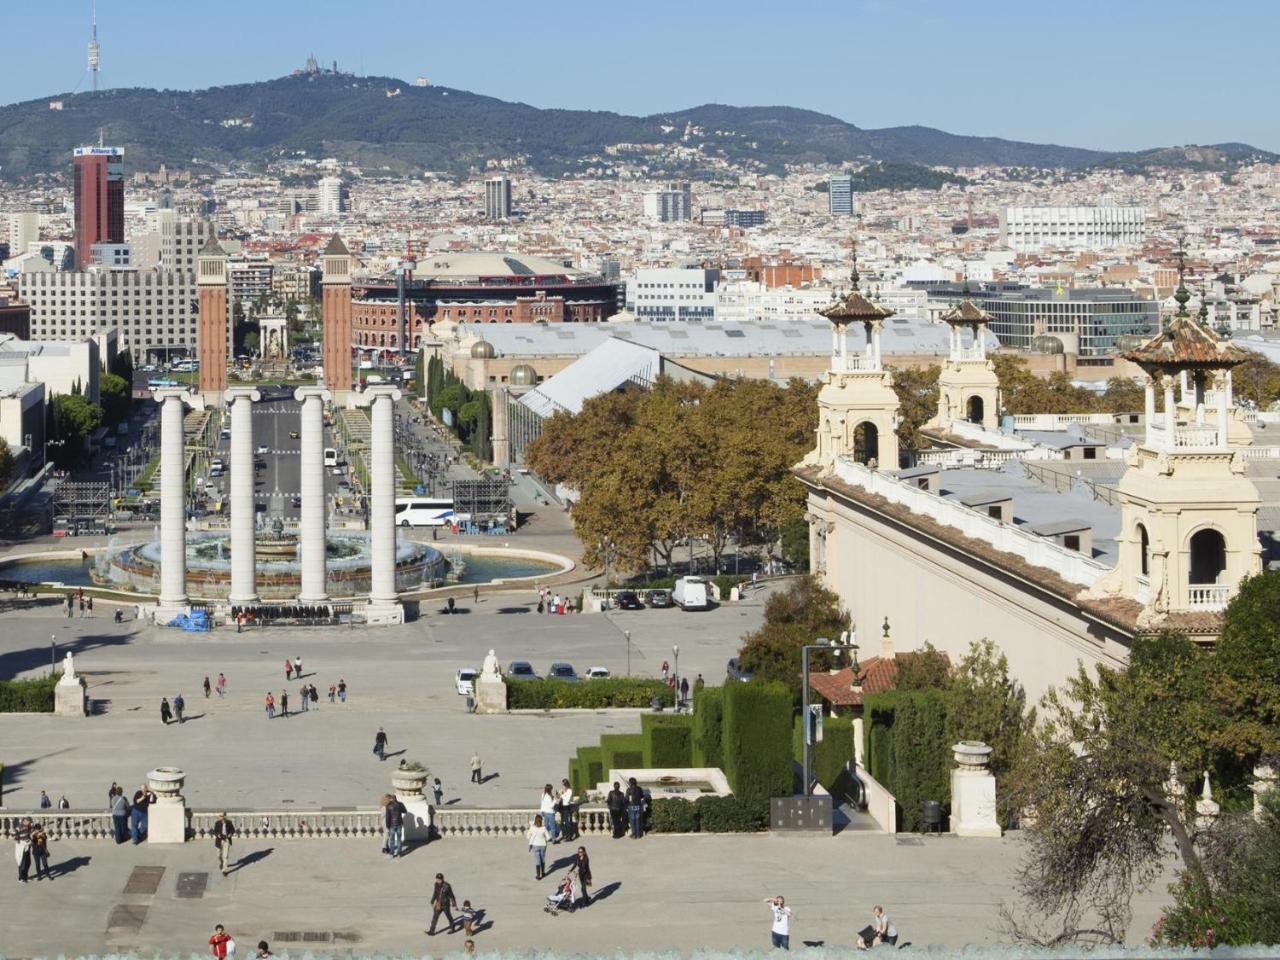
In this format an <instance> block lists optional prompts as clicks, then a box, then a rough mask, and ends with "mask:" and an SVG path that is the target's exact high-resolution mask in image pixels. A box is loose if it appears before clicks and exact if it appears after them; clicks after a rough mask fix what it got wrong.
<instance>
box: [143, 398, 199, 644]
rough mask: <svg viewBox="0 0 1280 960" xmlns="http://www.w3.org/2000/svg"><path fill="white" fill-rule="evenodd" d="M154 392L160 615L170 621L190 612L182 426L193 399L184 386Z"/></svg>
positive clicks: (164, 620)
mask: <svg viewBox="0 0 1280 960" xmlns="http://www.w3.org/2000/svg"><path fill="white" fill-rule="evenodd" d="M152 393H153V396H154V397H155V399H156V401H157V402H158V403H159V404H160V603H159V607H158V608H157V613H156V616H157V619H158V620H160V621H161V622H168V620H170V619H172V618H173V617H176V616H178V615H179V614H181V613H185V612H187V611H188V605H187V498H186V491H185V488H186V483H185V476H184V475H185V472H186V470H185V468H186V463H185V459H184V455H183V448H182V447H183V431H182V424H183V421H184V420H185V418H186V414H185V411H184V406H183V405H184V404H185V403H188V402H190V400H191V396H190V394H189V393H188V392H187V390H186V389H185V388H183V387H161V388H159V389H157V390H154V391H153V392H152Z"/></svg>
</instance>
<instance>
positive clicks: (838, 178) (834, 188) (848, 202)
mask: <svg viewBox="0 0 1280 960" xmlns="http://www.w3.org/2000/svg"><path fill="white" fill-rule="evenodd" d="M827 212H828V213H830V214H831V215H832V216H833V217H851V216H853V176H852V175H851V174H848V173H838V174H836V175H835V176H833V177H832V178H831V179H830V180H828V181H827Z"/></svg>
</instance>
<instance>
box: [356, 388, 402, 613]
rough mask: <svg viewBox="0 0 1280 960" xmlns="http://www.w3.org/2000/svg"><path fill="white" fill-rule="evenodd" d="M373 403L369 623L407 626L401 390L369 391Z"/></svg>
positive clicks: (369, 389) (378, 389)
mask: <svg viewBox="0 0 1280 960" xmlns="http://www.w3.org/2000/svg"><path fill="white" fill-rule="evenodd" d="M364 398H365V399H366V400H367V402H368V404H369V432H370V439H369V443H370V450H369V454H370V455H369V554H370V568H371V569H370V578H369V579H370V583H369V606H368V610H367V617H368V622H369V623H403V622H404V610H403V608H402V607H401V606H400V595H399V594H398V593H397V592H396V437H395V402H396V401H397V400H399V399H400V391H399V390H398V389H397V388H396V387H393V386H391V385H389V384H377V385H375V386H372V387H368V388H366V390H365V391H364Z"/></svg>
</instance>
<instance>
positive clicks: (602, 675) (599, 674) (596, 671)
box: [587, 667, 609, 680]
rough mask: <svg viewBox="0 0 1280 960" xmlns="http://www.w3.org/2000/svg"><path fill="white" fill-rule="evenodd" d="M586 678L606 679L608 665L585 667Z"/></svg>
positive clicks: (607, 676) (607, 677)
mask: <svg viewBox="0 0 1280 960" xmlns="http://www.w3.org/2000/svg"><path fill="white" fill-rule="evenodd" d="M587 679H588V680H608V679H609V668H608V667H587Z"/></svg>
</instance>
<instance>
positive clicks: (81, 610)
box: [80, 597, 84, 620]
mask: <svg viewBox="0 0 1280 960" xmlns="http://www.w3.org/2000/svg"><path fill="white" fill-rule="evenodd" d="M80 619H81V620H83V619H84V597H81V598H80Z"/></svg>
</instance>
